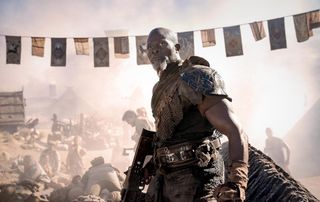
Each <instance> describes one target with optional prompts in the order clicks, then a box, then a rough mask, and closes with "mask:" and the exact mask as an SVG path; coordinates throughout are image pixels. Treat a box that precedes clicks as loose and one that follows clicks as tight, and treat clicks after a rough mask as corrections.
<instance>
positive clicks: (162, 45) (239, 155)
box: [147, 28, 248, 163]
mask: <svg viewBox="0 0 320 202" xmlns="http://www.w3.org/2000/svg"><path fill="white" fill-rule="evenodd" d="M177 41H178V40H177V38H176V36H175V34H174V33H173V32H172V31H170V30H168V29H165V28H160V29H156V30H153V31H151V33H150V34H149V37H148V42H147V47H148V49H147V50H148V57H149V60H150V62H151V64H152V65H153V68H154V69H155V70H156V71H157V73H158V74H159V75H161V73H162V72H163V71H164V70H165V68H166V65H168V64H170V63H175V62H179V61H181V59H180V55H179V50H180V45H179V44H178V43H177ZM163 63H165V64H164V65H165V66H161V64H163ZM198 108H199V110H200V112H201V113H202V115H203V116H205V117H206V118H207V119H208V121H209V122H210V123H211V124H212V125H213V126H214V127H215V128H216V129H217V130H218V131H220V132H221V133H223V134H225V135H226V136H227V137H228V140H229V155H230V160H231V161H241V162H245V163H247V162H248V140H247V139H248V138H247V135H246V134H245V133H244V131H243V130H242V128H241V125H240V123H239V121H238V120H237V117H236V115H235V113H234V111H233V109H232V106H231V103H230V102H229V101H228V100H226V99H225V98H223V97H221V96H210V98H209V97H205V98H204V101H203V103H202V104H200V105H198Z"/></svg>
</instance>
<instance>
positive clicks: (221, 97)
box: [146, 28, 248, 202]
mask: <svg viewBox="0 0 320 202" xmlns="http://www.w3.org/2000/svg"><path fill="white" fill-rule="evenodd" d="M180 48H181V47H180V45H179V43H178V39H177V35H176V33H174V32H173V31H171V30H169V29H166V28H156V29H153V30H152V31H151V32H150V34H149V36H148V41H147V53H148V58H149V60H150V62H151V64H152V66H153V68H154V70H155V71H156V72H157V74H158V76H159V81H158V82H157V83H156V85H155V86H154V88H153V96H152V101H151V107H152V112H153V116H154V118H155V125H156V128H157V131H156V138H155V140H154V145H155V147H156V148H155V154H154V162H155V166H154V167H155V168H156V172H155V173H156V174H155V175H154V176H153V178H152V180H151V182H150V185H149V189H148V191H147V196H146V201H164V202H166V201H168V202H169V201H175V202H180V201H181V202H189V201H190V202H191V201H212V200H215V199H216V200H218V201H230V200H231V201H244V200H245V189H246V187H247V181H248V141H247V136H246V134H245V133H244V131H243V129H242V127H241V125H240V123H239V121H238V119H237V117H236V115H235V113H234V111H233V110H232V107H231V103H230V102H231V98H230V97H229V96H228V95H227V93H226V90H225V87H224V82H223V80H222V78H221V77H220V76H219V74H218V73H217V71H215V70H214V69H212V68H210V66H209V63H208V61H206V60H205V59H203V58H200V57H196V56H192V57H190V58H188V59H186V60H185V61H182V60H181V58H180V55H179V51H180ZM215 130H217V131H219V133H215V132H214V131H215ZM220 133H222V134H224V135H226V136H227V138H228V140H229V158H230V160H231V164H230V165H228V166H227V169H228V176H227V182H224V179H225V178H224V163H223V160H222V157H221V156H220V154H219V152H218V150H219V148H220V140H219V136H218V135H217V134H220Z"/></svg>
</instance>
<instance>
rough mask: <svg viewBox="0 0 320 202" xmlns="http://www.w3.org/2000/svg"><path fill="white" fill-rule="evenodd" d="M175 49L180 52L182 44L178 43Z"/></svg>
mask: <svg viewBox="0 0 320 202" xmlns="http://www.w3.org/2000/svg"><path fill="white" fill-rule="evenodd" d="M174 47H176V50H177V51H180V44H178V43H177V44H176V45H175V46H174Z"/></svg>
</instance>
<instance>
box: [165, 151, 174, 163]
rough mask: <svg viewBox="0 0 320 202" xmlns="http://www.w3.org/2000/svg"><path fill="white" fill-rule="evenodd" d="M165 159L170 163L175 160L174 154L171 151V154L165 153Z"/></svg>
mask: <svg viewBox="0 0 320 202" xmlns="http://www.w3.org/2000/svg"><path fill="white" fill-rule="evenodd" d="M166 161H167V162H169V163H172V162H174V161H175V154H174V153H171V154H166Z"/></svg>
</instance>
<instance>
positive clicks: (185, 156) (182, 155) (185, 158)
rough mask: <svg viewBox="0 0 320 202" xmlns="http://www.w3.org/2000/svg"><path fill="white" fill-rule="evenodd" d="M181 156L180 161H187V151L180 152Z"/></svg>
mask: <svg viewBox="0 0 320 202" xmlns="http://www.w3.org/2000/svg"><path fill="white" fill-rule="evenodd" d="M179 155H180V159H181V160H182V161H185V160H187V155H186V152H185V151H180V152H179Z"/></svg>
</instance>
